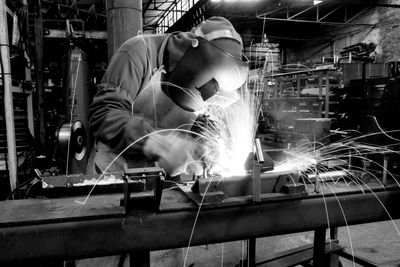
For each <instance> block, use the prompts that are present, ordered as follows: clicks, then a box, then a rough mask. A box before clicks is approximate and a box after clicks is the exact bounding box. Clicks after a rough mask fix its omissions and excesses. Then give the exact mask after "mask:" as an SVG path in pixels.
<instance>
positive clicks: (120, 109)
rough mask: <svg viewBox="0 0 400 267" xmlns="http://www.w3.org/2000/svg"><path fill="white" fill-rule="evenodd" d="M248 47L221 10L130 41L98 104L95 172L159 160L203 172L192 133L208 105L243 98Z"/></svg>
mask: <svg viewBox="0 0 400 267" xmlns="http://www.w3.org/2000/svg"><path fill="white" fill-rule="evenodd" d="M242 50H243V44H242V39H241V37H240V35H239V34H238V33H237V32H236V31H235V29H234V28H233V26H232V24H231V23H230V22H229V21H228V20H226V19H224V18H221V17H212V18H210V19H208V20H206V21H205V22H203V23H202V24H200V25H199V26H197V27H196V28H194V29H193V30H192V31H190V32H177V33H172V34H162V35H141V36H136V37H133V38H131V39H129V40H128V41H126V42H125V43H124V44H123V45H122V46H121V47H120V48H119V49H118V50H117V51H116V53H115V54H114V56H113V57H112V59H111V61H110V64H109V66H108V68H107V71H106V73H105V74H104V77H103V79H102V83H101V84H100V85H99V87H98V92H97V94H96V96H95V97H94V100H93V103H92V105H91V107H90V127H91V130H92V132H93V135H94V136H95V138H96V143H95V146H94V149H93V150H94V151H92V154H91V157H90V160H89V165H88V173H95V172H97V173H101V172H103V171H106V170H107V171H108V172H113V171H121V170H122V168H123V164H124V163H127V164H128V166H129V167H144V166H147V165H148V164H149V163H150V162H151V161H158V163H159V165H160V167H162V168H164V170H165V171H166V173H167V174H169V175H171V176H175V175H179V174H182V173H190V174H200V173H202V172H203V171H204V168H206V167H207V166H205V165H204V163H203V158H202V156H203V154H204V149H203V148H202V146H201V144H199V143H196V142H194V141H193V139H192V137H190V135H189V134H187V133H188V132H189V131H188V130H189V129H191V128H192V125H193V122H194V121H195V120H196V118H197V113H199V112H201V111H202V110H204V109H206V108H207V106H208V105H219V106H227V105H229V104H231V103H233V102H234V101H236V100H237V99H238V94H237V92H236V90H237V89H238V88H239V87H241V86H242V85H243V84H244V82H245V80H246V79H247V75H248V62H247V60H246V59H244V58H243V57H242ZM166 129H167V130H166ZM122 152H123V153H122ZM119 154H122V156H119ZM112 162H113V164H111V163H112ZM153 260H154V259H153ZM181 260H182V251H181V250H169V251H166V252H163V254H161V261H160V262H161V263H160V266H180V265H179V262H180V261H181ZM156 262H157V261H156ZM156 265H157V263H156Z"/></svg>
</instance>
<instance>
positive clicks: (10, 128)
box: [0, 0, 17, 191]
mask: <svg viewBox="0 0 400 267" xmlns="http://www.w3.org/2000/svg"><path fill="white" fill-rule="evenodd" d="M6 7H7V4H6V0H0V25H3V26H1V27H0V52H1V68H2V75H3V88H4V112H5V121H6V131H7V159H8V173H9V176H10V177H9V179H10V188H11V191H13V190H14V189H15V188H16V187H17V149H16V143H15V126H14V105H13V99H12V90H11V67H10V50H9V46H8V45H9V44H8V27H7V10H6Z"/></svg>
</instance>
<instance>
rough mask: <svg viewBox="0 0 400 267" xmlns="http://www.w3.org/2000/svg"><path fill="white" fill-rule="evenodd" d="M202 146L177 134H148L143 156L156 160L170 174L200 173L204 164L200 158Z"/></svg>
mask: <svg viewBox="0 0 400 267" xmlns="http://www.w3.org/2000/svg"><path fill="white" fill-rule="evenodd" d="M204 151H205V150H204V147H203V146H202V145H201V144H199V143H196V142H195V141H194V140H193V139H191V138H189V137H186V136H183V135H180V134H177V133H169V134H160V133H155V134H152V135H150V136H149V137H148V138H147V140H146V142H145V144H144V146H143V152H144V154H145V156H146V157H147V158H149V159H151V160H154V161H157V162H158V163H159V165H160V167H161V168H163V169H164V170H165V172H166V173H167V174H169V175H171V176H176V175H179V174H183V173H185V174H193V175H201V174H203V172H204V168H205V164H204V162H203V160H202V156H203V154H204Z"/></svg>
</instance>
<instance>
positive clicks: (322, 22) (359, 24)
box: [265, 17, 375, 27]
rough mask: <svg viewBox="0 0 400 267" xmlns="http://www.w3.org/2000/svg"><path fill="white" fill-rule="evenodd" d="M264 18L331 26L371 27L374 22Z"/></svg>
mask: <svg viewBox="0 0 400 267" xmlns="http://www.w3.org/2000/svg"><path fill="white" fill-rule="evenodd" d="M265 19H266V20H272V21H288V22H301V23H314V24H321V25H332V26H360V27H373V26H375V24H372V23H348V22H346V23H343V22H328V21H313V20H300V19H290V20H289V19H282V18H271V17H265Z"/></svg>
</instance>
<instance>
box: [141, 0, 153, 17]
mask: <svg viewBox="0 0 400 267" xmlns="http://www.w3.org/2000/svg"><path fill="white" fill-rule="evenodd" d="M152 2H153V0H149V1H148V2H147V3H146V5H145V6H144V7H143V12H142V17H143V18H144V17H145V16H144V14H145V13H146V11H147V10H148V9H149V7H150V5H151V3H152Z"/></svg>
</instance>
